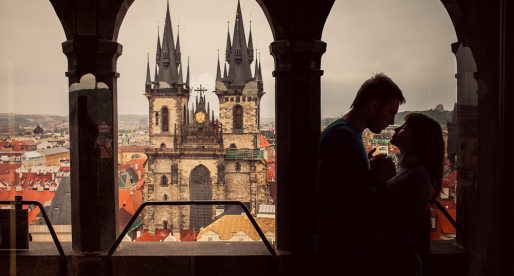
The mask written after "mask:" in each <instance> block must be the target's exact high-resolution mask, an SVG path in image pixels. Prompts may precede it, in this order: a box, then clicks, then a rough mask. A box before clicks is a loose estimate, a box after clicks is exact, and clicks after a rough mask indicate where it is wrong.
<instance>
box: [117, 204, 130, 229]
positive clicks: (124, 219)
mask: <svg viewBox="0 0 514 276" xmlns="http://www.w3.org/2000/svg"><path fill="white" fill-rule="evenodd" d="M132 216H133V214H131V213H129V212H128V211H127V210H126V209H125V208H123V207H122V208H120V210H119V213H118V223H119V227H120V231H123V228H125V226H126V225H127V224H128V223H129V221H130V219H131V218H132Z"/></svg>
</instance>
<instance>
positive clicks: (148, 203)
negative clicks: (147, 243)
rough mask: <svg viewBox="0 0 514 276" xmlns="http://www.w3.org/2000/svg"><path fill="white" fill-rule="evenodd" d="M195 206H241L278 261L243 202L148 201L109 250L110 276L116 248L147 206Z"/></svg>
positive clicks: (140, 207)
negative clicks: (112, 258)
mask: <svg viewBox="0 0 514 276" xmlns="http://www.w3.org/2000/svg"><path fill="white" fill-rule="evenodd" d="M193 204H194V205H239V206H240V207H241V208H242V209H243V211H244V212H245V214H246V216H247V217H248V219H249V220H250V222H251V223H252V225H253V227H255V230H256V231H257V233H258V234H259V237H260V238H261V239H262V241H263V242H264V244H265V245H266V248H267V249H268V251H269V252H270V254H271V257H273V260H274V261H275V260H276V259H277V254H276V252H275V250H274V249H273V247H272V246H271V244H270V243H269V241H268V239H267V238H266V236H265V235H264V233H263V232H262V230H261V228H260V227H259V225H258V224H257V222H256V221H255V219H254V218H253V217H252V214H251V213H250V211H249V210H248V208H247V207H246V205H245V204H244V203H243V202H241V201H235V200H189V201H147V202H145V203H143V204H141V206H139V208H138V209H137V211H136V212H135V213H134V215H133V216H132V218H131V219H130V221H129V223H128V224H127V225H126V226H125V228H124V229H123V232H121V234H120V236H119V237H118V239H117V240H116V242H115V243H114V244H113V245H112V247H111V249H110V250H109V253H108V254H107V262H108V264H107V265H108V268H109V275H112V264H111V257H112V254H114V251H116V248H118V246H119V245H120V243H121V241H122V240H123V238H124V237H125V235H126V234H127V232H128V230H129V229H130V227H131V226H132V224H133V223H134V221H136V219H137V217H138V216H139V214H140V213H141V211H143V209H144V208H145V207H146V206H148V205H161V206H162V205H193Z"/></svg>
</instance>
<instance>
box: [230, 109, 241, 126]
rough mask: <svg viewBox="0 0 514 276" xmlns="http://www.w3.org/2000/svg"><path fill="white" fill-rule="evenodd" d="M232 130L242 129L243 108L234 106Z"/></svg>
mask: <svg viewBox="0 0 514 276" xmlns="http://www.w3.org/2000/svg"><path fill="white" fill-rule="evenodd" d="M232 118H233V120H234V122H233V128H234V129H243V107H242V106H240V105H235V106H234V109H233V117H232Z"/></svg>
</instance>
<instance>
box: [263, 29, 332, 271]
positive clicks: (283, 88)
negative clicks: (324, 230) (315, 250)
mask: <svg viewBox="0 0 514 276" xmlns="http://www.w3.org/2000/svg"><path fill="white" fill-rule="evenodd" d="M270 50H271V54H272V55H273V57H274V58H275V71H274V72H273V76H274V77H275V87H276V88H275V91H276V95H275V109H276V127H277V131H276V135H277V136H276V137H277V140H276V142H277V154H276V162H277V163H276V164H277V165H276V179H277V185H278V186H279V187H280V188H279V189H277V191H276V205H277V228H276V229H277V232H276V233H277V249H278V250H280V251H286V252H289V253H291V254H292V255H293V256H295V258H298V257H299V258H307V256H308V257H309V258H311V256H312V242H311V240H312V239H311V235H312V232H313V229H314V224H315V221H314V218H315V208H314V204H313V203H314V187H315V162H314V160H316V148H317V141H318V137H319V134H320V120H321V113H320V108H321V107H320V103H321V91H320V79H321V75H323V71H322V70H320V63H321V56H322V55H323V53H325V50H326V43H325V42H323V41H320V40H314V39H313V40H289V39H288V40H278V41H275V42H273V43H271V46H270ZM310 263H311V262H309V264H310Z"/></svg>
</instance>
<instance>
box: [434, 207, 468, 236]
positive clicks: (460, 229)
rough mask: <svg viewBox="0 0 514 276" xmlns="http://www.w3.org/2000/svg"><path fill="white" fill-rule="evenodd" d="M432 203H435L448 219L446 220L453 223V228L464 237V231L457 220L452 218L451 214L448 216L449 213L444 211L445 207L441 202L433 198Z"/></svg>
mask: <svg viewBox="0 0 514 276" xmlns="http://www.w3.org/2000/svg"><path fill="white" fill-rule="evenodd" d="M434 204H435V205H437V208H439V210H441V212H442V213H443V215H444V216H445V217H446V218H447V219H448V221H450V223H451V224H452V225H453V227H455V230H457V232H458V233H459V234H460V235H461V236H462V237H463V238H465V237H466V236H465V235H464V231H463V230H462V228H461V227H460V226H459V225H458V224H457V222H456V221H455V220H454V219H453V218H452V216H450V214H449V213H448V212H447V211H446V209H445V208H444V207H443V205H441V203H440V202H439V201H437V200H434Z"/></svg>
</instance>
